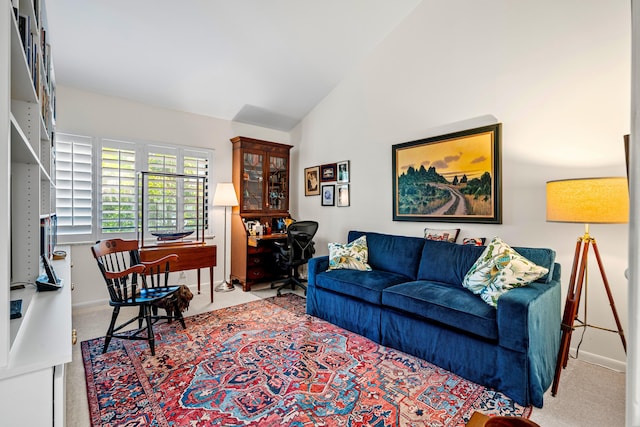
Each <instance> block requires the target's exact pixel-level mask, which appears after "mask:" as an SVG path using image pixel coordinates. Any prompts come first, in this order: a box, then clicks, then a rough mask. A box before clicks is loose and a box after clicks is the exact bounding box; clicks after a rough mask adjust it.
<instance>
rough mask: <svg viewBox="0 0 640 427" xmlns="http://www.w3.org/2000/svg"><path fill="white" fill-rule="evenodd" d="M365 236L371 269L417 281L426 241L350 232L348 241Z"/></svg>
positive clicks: (418, 238) (389, 235)
mask: <svg viewBox="0 0 640 427" xmlns="http://www.w3.org/2000/svg"><path fill="white" fill-rule="evenodd" d="M364 235H366V236H367V247H368V248H369V265H370V266H371V268H373V269H374V270H382V271H388V272H391V273H396V274H402V275H403V276H405V277H406V278H409V279H411V280H415V279H416V274H417V272H418V264H419V262H420V256H421V254H422V246H423V245H424V242H425V239H422V238H420V237H406V236H394V235H391V234H381V233H365V232H362V231H350V232H349V239H348V240H349V242H352V241H353V240H355V239H357V238H358V237H360V236H364Z"/></svg>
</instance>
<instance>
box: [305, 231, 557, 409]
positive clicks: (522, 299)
mask: <svg viewBox="0 0 640 427" xmlns="http://www.w3.org/2000/svg"><path fill="white" fill-rule="evenodd" d="M364 234H366V236H367V246H368V252H369V265H370V266H371V268H372V269H373V270H372V271H357V270H329V271H327V267H328V264H329V259H328V257H327V256H323V257H316V258H313V259H311V260H310V262H309V266H308V290H307V306H306V310H307V313H308V314H310V315H313V316H316V317H319V318H322V319H325V320H327V321H329V322H331V323H333V324H336V325H338V326H341V327H343V328H345V329H348V330H350V331H353V332H356V333H358V334H360V335H364V336H366V337H368V338H370V339H372V340H373V341H376V342H378V343H380V344H382V345H385V346H389V347H393V348H396V349H398V350H401V351H404V352H406V353H409V354H412V355H415V356H418V357H420V358H422V359H424V360H426V361H429V362H431V363H433V364H435V365H438V366H440V367H442V368H445V369H447V370H449V371H451V372H454V373H455V374H457V375H460V376H461V377H464V378H467V379H468V380H471V381H474V382H476V383H479V384H482V385H484V386H487V387H491V388H494V389H496V390H498V391H501V392H503V393H504V394H506V395H507V396H509V397H510V398H512V399H513V400H515V401H516V402H518V403H519V404H521V405H530V404H531V405H534V406H537V407H542V403H543V394H544V392H545V391H546V390H547V389H548V388H549V386H550V385H551V382H552V380H553V375H554V369H555V362H556V357H557V355H558V347H559V343H560V265H559V264H557V263H555V252H554V251H553V250H551V249H542V248H518V247H514V249H515V250H516V251H517V252H518V253H519V254H521V255H522V256H524V257H525V258H527V259H529V260H531V261H533V262H534V263H536V264H538V265H540V266H543V267H546V268H548V269H549V272H548V273H547V274H546V275H545V276H544V277H541V278H540V279H538V280H537V281H535V282H533V283H530V284H529V285H528V286H524V287H521V288H516V289H512V290H511V291H509V292H507V293H506V294H504V295H503V296H502V297H500V299H499V302H498V306H497V308H495V307H492V306H490V305H488V304H486V303H485V302H484V301H482V299H481V298H480V297H479V296H478V295H474V294H473V293H471V292H470V291H468V290H467V289H466V288H464V287H463V286H462V280H463V278H464V276H465V274H466V273H467V271H468V270H469V269H470V268H471V266H472V265H473V264H474V262H475V261H476V259H477V258H478V257H479V256H480V255H481V253H482V251H483V250H484V247H478V246H470V245H458V244H455V243H448V242H440V241H432V240H426V239H422V238H417V237H407V236H395V235H389V234H381V233H371V232H366V233H365V232H360V231H350V232H349V236H348V241H349V242H351V241H353V240H355V239H357V238H359V237H360V236H362V235H364Z"/></svg>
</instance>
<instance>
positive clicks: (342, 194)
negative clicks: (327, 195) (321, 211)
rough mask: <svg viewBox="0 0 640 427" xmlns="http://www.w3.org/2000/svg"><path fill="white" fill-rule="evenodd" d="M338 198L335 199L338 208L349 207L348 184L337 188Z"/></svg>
mask: <svg viewBox="0 0 640 427" xmlns="http://www.w3.org/2000/svg"><path fill="white" fill-rule="evenodd" d="M337 190H338V197H337V206H338V207H346V206H349V199H350V195H349V184H341V185H338V186H337Z"/></svg>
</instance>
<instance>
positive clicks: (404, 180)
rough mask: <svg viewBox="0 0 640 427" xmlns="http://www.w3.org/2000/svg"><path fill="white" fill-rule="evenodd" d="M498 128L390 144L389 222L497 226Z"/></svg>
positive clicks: (499, 134) (485, 128)
mask: <svg viewBox="0 0 640 427" xmlns="http://www.w3.org/2000/svg"><path fill="white" fill-rule="evenodd" d="M501 128H502V125H501V124H500V123H498V124H494V125H489V126H484V127H480V128H476V129H469V130H465V131H461V132H455V133H450V134H447V135H441V136H436V137H432V138H425V139H421V140H418V141H411V142H405V143H402V144H396V145H393V147H392V167H393V220H394V221H441V222H476V223H487V224H500V223H501V222H502V212H501V210H502V207H501V204H502V203H501V201H502V196H501V191H502V189H501V171H500V144H501V142H500V141H501ZM425 166H428V167H425Z"/></svg>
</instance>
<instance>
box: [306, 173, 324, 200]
mask: <svg viewBox="0 0 640 427" xmlns="http://www.w3.org/2000/svg"><path fill="white" fill-rule="evenodd" d="M304 182H305V185H304V195H305V196H319V195H320V166H313V167H310V168H305V170H304Z"/></svg>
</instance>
